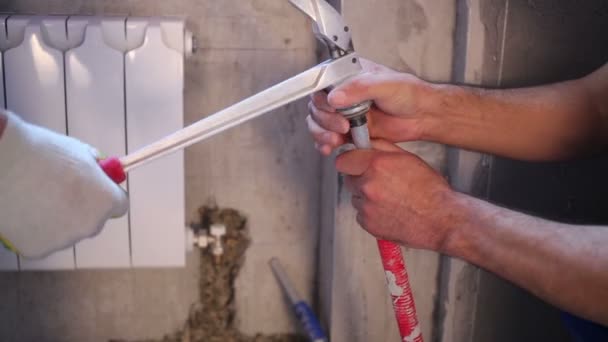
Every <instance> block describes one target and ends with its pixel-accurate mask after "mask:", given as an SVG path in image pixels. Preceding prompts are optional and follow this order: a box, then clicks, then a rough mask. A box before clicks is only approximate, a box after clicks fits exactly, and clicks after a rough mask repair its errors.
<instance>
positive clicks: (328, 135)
mask: <svg viewBox="0 0 608 342" xmlns="http://www.w3.org/2000/svg"><path fill="white" fill-rule="evenodd" d="M321 140H323V142H324V143H327V144H331V141H332V134H331V133H329V132H327V133H323V134H321Z"/></svg>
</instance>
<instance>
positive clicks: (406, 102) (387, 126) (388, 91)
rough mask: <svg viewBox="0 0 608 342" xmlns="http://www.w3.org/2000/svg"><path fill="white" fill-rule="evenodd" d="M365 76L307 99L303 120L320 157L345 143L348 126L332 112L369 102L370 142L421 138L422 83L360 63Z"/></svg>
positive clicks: (370, 63)
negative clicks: (370, 102) (372, 139)
mask: <svg viewBox="0 0 608 342" xmlns="http://www.w3.org/2000/svg"><path fill="white" fill-rule="evenodd" d="M361 64H362V65H363V68H364V70H365V73H363V74H361V75H359V76H356V77H354V78H352V79H350V80H348V81H346V82H345V83H344V84H342V85H340V86H338V87H336V88H335V89H334V90H333V91H331V92H330V93H329V95H328V94H327V93H325V92H324V91H322V92H317V93H315V94H313V95H312V96H311V101H310V102H309V105H308V108H309V112H310V115H308V117H307V118H306V121H307V123H308V129H309V130H310V132H311V134H312V135H313V138H314V140H315V143H316V146H317V149H318V150H319V151H320V152H321V153H323V154H324V155H329V154H330V153H331V151H332V150H333V149H334V148H336V147H338V146H340V145H342V144H344V143H345V142H346V141H347V136H346V133H348V130H349V124H348V121H347V120H346V119H344V117H343V116H342V115H341V114H340V113H337V112H336V108H345V107H349V106H351V105H354V104H357V103H360V102H363V101H365V100H373V101H374V104H375V106H374V107H372V109H371V110H370V112H369V113H368V115H367V119H368V126H369V130H370V135H371V137H372V138H382V139H385V140H388V141H391V142H402V141H410V140H418V139H420V138H421V137H422V136H423V131H424V130H423V120H422V115H421V114H422V113H421V109H420V103H421V98H422V97H423V96H422V92H423V91H424V89H425V87H426V86H425V85H426V83H425V82H424V81H422V80H420V79H418V78H416V77H415V76H413V75H410V74H404V73H399V72H396V71H394V70H391V69H389V68H386V67H384V66H381V65H379V64H375V63H373V62H370V61H368V60H364V59H361Z"/></svg>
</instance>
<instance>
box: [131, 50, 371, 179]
mask: <svg viewBox="0 0 608 342" xmlns="http://www.w3.org/2000/svg"><path fill="white" fill-rule="evenodd" d="M360 71H361V65H360V64H359V61H358V57H357V56H356V54H354V53H353V54H349V55H348V56H345V57H342V58H339V59H335V60H330V61H327V62H324V63H321V64H319V65H317V66H315V67H313V68H311V69H308V70H307V71H304V72H302V73H300V74H298V75H297V76H294V77H292V78H290V79H288V80H286V81H283V82H281V83H279V84H277V85H275V86H272V87H270V88H268V89H266V90H264V91H262V92H260V93H258V94H256V95H253V96H251V97H249V98H247V99H245V100H243V101H241V102H238V103H236V104H234V105H232V106H230V107H228V108H226V109H224V110H221V111H219V112H217V113H215V114H213V115H211V116H208V117H206V118H204V119H202V120H199V121H197V122H195V123H193V124H191V125H190V126H188V127H185V128H183V129H181V130H179V131H177V132H175V133H173V134H171V135H169V136H167V137H165V138H163V139H160V140H158V141H156V142H154V143H152V144H150V145H148V146H145V147H143V148H141V149H139V150H137V151H135V152H133V153H131V154H129V155H127V156H125V157H122V158H120V162H121V164H122V166H123V168H124V170H125V171H129V170H130V169H132V168H134V167H136V166H138V165H141V164H143V163H145V162H149V161H151V160H154V159H156V158H158V157H161V156H163V155H166V154H168V153H171V152H175V151H177V150H179V149H183V148H185V147H187V146H190V145H192V144H194V143H196V142H199V141H201V140H203V139H206V138H209V137H211V136H214V135H216V134H218V133H220V132H223V131H225V130H227V129H229V128H232V127H234V126H237V125H239V124H241V123H243V122H245V121H247V120H250V119H253V118H255V117H258V116H260V115H262V114H265V113H268V112H269V111H271V110H273V109H276V108H278V107H280V106H283V105H285V104H288V103H291V102H293V101H295V100H298V99H300V98H303V97H305V96H308V95H310V94H312V93H314V92H316V91H318V90H322V89H325V88H327V87H329V86H330V85H334V84H337V83H340V82H342V81H344V80H345V79H346V78H348V77H351V76H353V75H356V74H358V73H359V72H360Z"/></svg>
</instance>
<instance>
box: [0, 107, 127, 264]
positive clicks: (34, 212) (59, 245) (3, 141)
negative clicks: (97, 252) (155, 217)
mask: <svg viewBox="0 0 608 342" xmlns="http://www.w3.org/2000/svg"><path fill="white" fill-rule="evenodd" d="M6 115H8V121H7V124H6V128H5V130H4V133H3V134H2V135H1V137H0V236H1V237H2V238H3V239H4V240H5V241H7V242H8V243H10V245H12V247H13V248H14V249H15V250H16V251H17V252H18V253H19V254H20V255H21V256H24V257H26V258H39V257H44V256H46V255H48V254H50V253H52V252H54V251H57V250H60V249H64V248H67V247H70V246H72V245H74V244H75V243H76V242H78V241H80V240H82V239H84V238H87V237H91V236H94V235H96V234H97V233H99V231H100V230H101V229H102V227H103V225H104V224H105V222H106V221H107V220H108V219H109V218H112V217H118V216H122V215H124V214H125V213H126V212H127V209H128V200H127V196H126V193H125V192H124V191H123V189H122V188H120V187H119V186H118V185H116V184H114V182H112V181H111V180H110V178H108V177H107V176H106V175H105V174H104V172H103V171H102V170H101V168H100V167H99V166H98V165H97V160H96V157H97V152H96V151H95V149H93V148H92V147H90V146H89V145H86V144H84V143H82V142H80V141H78V140H76V139H73V138H70V137H67V136H63V135H60V134H56V133H54V132H51V131H49V130H46V129H44V128H41V127H37V126H34V125H31V124H28V123H26V122H24V121H23V120H21V119H20V118H19V117H18V116H16V115H14V114H11V113H6ZM0 248H1V247H0Z"/></svg>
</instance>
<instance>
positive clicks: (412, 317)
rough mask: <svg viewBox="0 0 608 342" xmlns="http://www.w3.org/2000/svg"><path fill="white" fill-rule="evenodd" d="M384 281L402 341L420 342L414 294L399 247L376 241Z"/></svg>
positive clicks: (388, 242)
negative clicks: (384, 276) (384, 275)
mask: <svg viewBox="0 0 608 342" xmlns="http://www.w3.org/2000/svg"><path fill="white" fill-rule="evenodd" d="M378 248H379V249H380V256H381V257H382V265H383V266H384V272H385V274H386V281H387V285H388V288H389V292H390V293H391V297H392V299H393V309H395V317H396V318H397V326H398V327H399V333H400V334H401V338H402V340H403V341H408V342H409V341H413V342H422V333H421V331H420V326H419V325H418V324H419V323H418V317H417V315H416V305H415V304H414V294H413V293H412V288H411V287H410V280H409V277H408V275H407V269H406V268H405V262H404V261H403V254H402V252H401V246H399V245H397V244H396V243H394V242H392V241H386V240H378Z"/></svg>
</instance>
